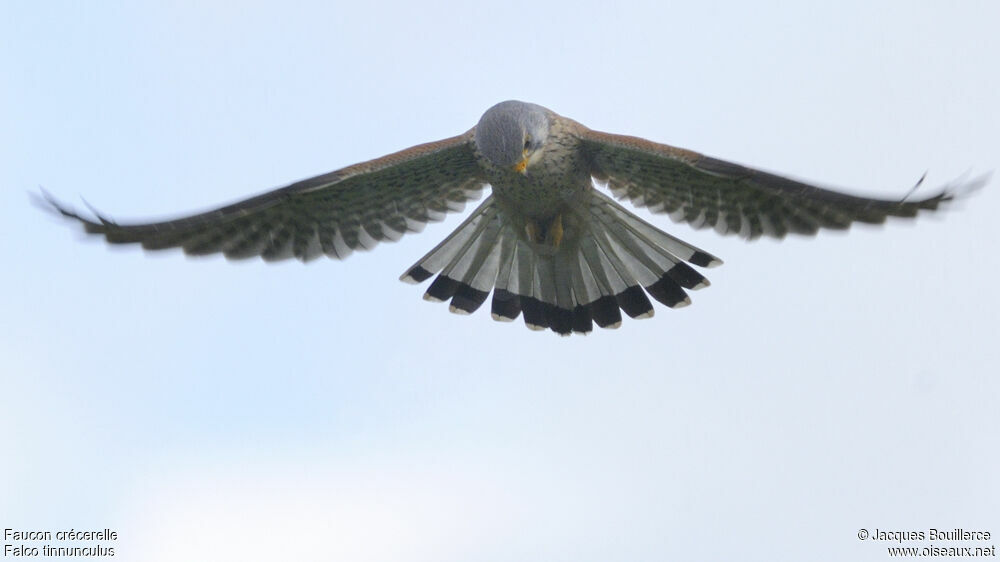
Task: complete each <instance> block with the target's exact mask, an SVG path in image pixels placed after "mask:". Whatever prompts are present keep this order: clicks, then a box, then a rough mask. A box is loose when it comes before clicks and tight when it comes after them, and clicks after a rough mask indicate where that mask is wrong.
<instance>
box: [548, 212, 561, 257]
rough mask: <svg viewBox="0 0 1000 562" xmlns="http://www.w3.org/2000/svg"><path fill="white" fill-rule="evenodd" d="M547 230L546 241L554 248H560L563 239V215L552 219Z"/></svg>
mask: <svg viewBox="0 0 1000 562" xmlns="http://www.w3.org/2000/svg"><path fill="white" fill-rule="evenodd" d="M545 230H546V232H545V241H546V242H547V243H549V244H551V245H552V247H553V248H558V247H559V243H560V242H562V237H563V226H562V213H559V214H558V215H556V218H554V219H552V222H551V223H549V227H548V228H547V229H545Z"/></svg>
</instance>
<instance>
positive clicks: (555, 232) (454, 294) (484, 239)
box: [45, 101, 985, 335]
mask: <svg viewBox="0 0 1000 562" xmlns="http://www.w3.org/2000/svg"><path fill="white" fill-rule="evenodd" d="M595 181H596V182H598V183H606V184H607V186H608V188H609V189H610V191H611V193H612V194H614V195H615V196H616V197H618V198H619V199H627V200H629V201H630V202H631V203H632V204H633V205H636V206H638V207H646V208H648V209H649V210H650V211H652V212H654V213H667V214H669V216H670V218H671V219H673V220H674V221H678V222H680V221H683V222H687V223H689V224H690V225H692V226H693V227H695V228H702V227H713V228H714V229H715V230H716V231H717V232H719V233H720V234H735V235H737V236H740V237H743V238H746V239H750V240H752V239H756V238H759V237H761V236H771V237H775V238H783V237H784V236H785V235H786V234H788V233H796V234H806V235H811V234H815V233H816V231H817V230H819V229H820V228H831V229H846V228H848V227H849V226H850V224H851V223H853V222H855V221H858V222H865V223H882V222H884V221H885V219H886V217H888V216H896V217H914V216H916V214H917V212H918V211H920V210H934V209H937V208H938V207H939V206H940V205H941V204H942V203H944V202H947V201H949V200H952V199H954V198H955V196H956V194H957V193H960V192H962V191H966V190H969V189H972V188H975V187H978V186H980V185H982V184H983V183H985V178H980V179H977V180H973V181H972V182H968V183H966V184H964V185H959V186H954V187H952V188H946V189H943V190H941V191H940V192H939V193H937V194H935V195H932V196H930V197H927V198H924V199H919V200H905V199H904V200H903V201H890V200H883V199H870V198H865V197H857V196H854V195H848V194H846V193H840V192H837V191H831V190H827V189H822V188H819V187H816V186H814V185H809V184H806V183H801V182H798V181H795V180H792V179H788V178H784V177H781V176H778V175H774V174H770V173H767V172H763V171H760V170H755V169H753V168H747V167H744V166H741V165H739V164H733V163H730V162H726V161H723V160H718V159H715V158H711V157H709V156H704V155H702V154H699V153H697V152H692V151H690V150H685V149H682V148H676V147H672V146H668V145H664V144H658V143H655V142H651V141H648V140H644V139H640V138H636V137H629V136H624V135H616V134H610V133H602V132H598V131H593V130H591V129H588V128H587V127H585V126H583V125H581V124H580V123H577V122H576V121H573V120H571V119H568V118H566V117H562V116H561V115H558V114H556V113H554V112H553V111H551V110H549V109H546V108H544V107H541V106H539V105H535V104H531V103H524V102H520V101H505V102H501V103H499V104H497V105H495V106H493V107H491V108H490V109H489V110H487V111H486V113H485V114H483V116H482V118H481V119H480V120H479V123H478V124H477V125H476V126H475V127H473V128H472V129H470V130H469V131H467V132H465V133H463V134H461V135H458V136H455V137H451V138H447V139H444V140H440V141H436V142H430V143H427V144H421V145H417V146H414V147H412V148H408V149H406V150H403V151H400V152H396V153H394V154H389V155H387V156H383V157H381V158H377V159H375V160H371V161H368V162H362V163H360V164H355V165H353V166H348V167H346V168H343V169H340V170H336V171H333V172H330V173H327V174H324V175H321V176H317V177H314V178H309V179H306V180H302V181H299V182H296V183H293V184H291V185H288V186H286V187H282V188H280V189H276V190H274V191H271V192H268V193H264V194H262V195H258V196H256V197H251V198H250V199H247V200H245V201H240V202H238V203H234V204H232V205H227V206H225V207H221V208H219V209H215V210H212V211H208V212H205V213H200V214H196V215H192V216H188V217H183V218H178V219H176V220H168V221H163V222H153V223H147V224H139V223H136V224H119V223H117V222H114V221H112V220H109V219H107V218H106V217H103V216H101V215H96V217H95V218H88V217H85V216H81V215H80V214H77V212H76V211H74V210H73V209H72V208H70V207H68V206H66V205H64V204H62V203H60V202H58V201H56V200H55V199H53V198H52V197H50V196H48V195H47V194H46V195H45V196H46V199H47V201H48V203H49V204H50V205H51V206H52V207H53V208H54V209H55V210H56V211H58V212H59V213H61V214H62V215H64V216H66V217H69V218H71V219H75V220H77V221H79V222H80V223H82V224H83V227H84V229H85V230H86V231H87V232H88V233H93V234H98V235H102V236H104V237H105V238H106V239H107V241H108V242H111V243H114V244H129V243H138V244H141V245H142V247H143V248H146V249H150V250H159V249H164V248H174V247H179V248H182V249H183V250H184V252H186V253H187V254H190V255H204V254H213V253H222V254H224V255H225V256H226V257H227V258H231V259H243V258H250V257H254V256H260V257H262V258H263V259H265V260H268V261H272V260H282V259H286V258H292V257H295V258H298V259H299V260H302V261H308V260H311V259H313V258H316V257H318V256H320V255H326V256H329V257H332V258H336V259H343V258H346V257H347V256H348V255H350V254H351V252H352V251H354V250H358V249H366V250H367V249H371V248H372V247H374V246H375V245H376V244H377V243H378V242H380V241H383V240H393V241H394V240H397V239H399V238H400V237H401V236H402V235H403V234H405V233H407V232H418V231H420V230H422V228H423V226H424V225H425V224H426V223H428V222H431V221H439V220H442V219H443V218H444V216H445V214H446V213H448V212H453V211H460V210H462V209H463V208H464V205H465V202H466V201H469V200H472V199H477V198H478V197H479V196H480V194H481V193H482V191H483V190H484V189H485V188H486V187H490V188H491V194H490V196H489V197H487V198H486V199H485V200H484V201H483V202H482V203H481V204H480V205H479V207H477V208H476V210H475V211H473V212H472V214H471V216H469V218H468V219H466V220H465V222H463V223H462V224H461V225H460V226H459V227H458V228H457V229H456V230H455V231H454V232H452V233H451V234H450V235H448V237H447V238H445V239H444V241H442V242H441V243H440V244H438V245H437V246H436V247H435V248H434V249H432V250H431V251H430V252H429V253H428V254H427V255H425V256H424V257H422V258H421V259H420V260H419V261H418V262H417V263H416V264H414V265H413V266H412V267H410V268H409V269H407V270H406V272H405V273H403V275H402V276H401V279H402V280H403V281H408V282H412V283H421V282H424V281H426V280H428V279H429V278H431V277H433V276H435V275H437V277H436V278H435V279H434V281H433V282H431V284H430V286H429V287H428V289H427V292H426V293H425V294H424V298H426V299H428V300H432V301H445V300H448V301H450V307H449V308H450V310H451V311H452V312H456V313H462V314H469V313H472V312H474V311H475V310H476V309H478V308H479V307H480V306H481V305H482V304H483V303H484V302H485V301H486V299H487V297H488V296H489V295H490V293H491V292H492V293H493V298H492V301H491V308H492V316H493V318H494V319H496V320H506V321H512V320H515V319H517V317H518V316H523V318H524V323H525V324H526V325H527V326H528V327H529V328H532V329H536V330H544V329H546V328H548V329H551V330H552V331H554V332H556V333H558V334H561V335H568V334H570V333H573V332H577V333H588V332H590V331H592V330H593V325H594V324H597V325H598V326H600V327H602V328H617V327H618V326H620V325H621V321H622V312H624V313H625V314H626V315H628V316H630V317H632V318H647V317H650V316H652V315H653V305H652V304H651V302H650V300H649V297H652V298H653V299H654V300H657V301H659V302H660V303H662V304H664V305H665V306H667V307H669V308H679V307H682V306H686V305H688V304H690V303H691V299H690V297H689V296H688V295H687V292H686V291H688V290H697V289H701V288H703V287H707V286H708V285H709V282H708V279H706V278H705V277H704V276H703V275H702V274H701V273H699V272H698V271H697V270H695V269H694V268H693V267H691V265H695V266H698V267H713V266H717V265H719V264H721V263H722V260H720V259H719V258H717V257H715V256H713V255H711V254H709V253H708V252H706V251H704V250H701V249H699V248H696V247H695V246H692V245H691V244H689V243H687V242H684V241H683V240H680V239H679V238H675V237H674V236H671V235H670V234H667V233H665V232H663V231H662V230H660V229H658V228H656V227H654V226H653V225H651V224H649V223H647V222H645V221H644V220H642V219H640V218H639V217H637V216H635V215H634V214H632V213H630V212H629V211H628V210H626V209H625V208H623V207H622V206H621V205H619V204H618V203H616V202H615V201H614V200H613V199H612V198H610V197H608V196H607V195H605V194H604V193H602V192H601V191H599V190H597V189H596V188H595V187H594V182H595ZM688 264H691V265H688Z"/></svg>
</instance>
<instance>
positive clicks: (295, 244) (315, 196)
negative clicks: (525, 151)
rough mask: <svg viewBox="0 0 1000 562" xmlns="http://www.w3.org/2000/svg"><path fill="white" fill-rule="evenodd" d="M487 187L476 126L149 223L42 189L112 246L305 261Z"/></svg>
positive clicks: (393, 229) (385, 233)
mask: <svg viewBox="0 0 1000 562" xmlns="http://www.w3.org/2000/svg"><path fill="white" fill-rule="evenodd" d="M485 185H486V180H485V177H484V175H483V172H482V170H481V169H480V167H479V166H478V165H477V163H476V159H475V156H474V153H473V140H472V134H471V131H469V132H467V133H465V134H462V135H459V136H455V137H451V138H448V139H444V140H441V141H437V142H431V143H426V144H422V145H417V146H414V147H412V148H409V149H406V150H403V151H400V152H396V153H393V154H389V155H387V156H383V157H382V158H378V159H376V160H371V161H368V162H362V163H360V164H355V165H353V166H349V167H347V168H343V169H340V170H336V171H333V172H330V173H327V174H323V175H321V176H316V177H314V178H310V179H306V180H302V181H299V182H296V183H293V184H291V185H288V186H286V187H283V188H280V189H277V190H274V191H271V192H268V193H264V194H262V195H258V196H256V197H251V198H250V199H246V200H244V201H240V202H238V203H234V204H232V205H227V206H224V207H221V208H218V209H215V210H212V211H208V212H205V213H200V214H196V215H192V216H188V217H183V218H179V219H174V220H167V221H161V222H152V223H145V224H119V223H116V222H114V221H112V220H109V219H107V218H106V217H104V216H101V215H97V216H96V218H94V219H91V218H88V217H85V216H82V215H80V214H78V213H77V212H76V211H75V210H73V209H71V208H70V207H68V206H66V205H64V204H62V203H60V202H58V201H56V200H55V199H53V198H52V197H50V196H48V194H45V197H46V199H47V201H48V203H49V204H50V205H51V206H52V207H53V208H54V209H55V210H56V211H57V212H59V213H60V214H62V215H64V216H66V217H69V218H72V219H75V220H78V221H79V222H81V223H82V224H83V226H84V229H85V230H86V231H87V232H88V233H92V234H99V235H103V236H104V237H105V239H107V241H108V242H111V243H114V244H130V243H138V244H142V246H143V247H144V248H147V249H164V248H173V247H180V248H183V249H184V251H185V252H186V253H188V254H192V255H204V254H211V253H218V252H221V253H223V254H225V256H226V257H227V258H230V259H243V258H249V257H254V256H261V257H262V258H264V259H265V260H268V261H271V260H281V259H287V258H290V257H295V258H298V259H300V260H302V261H307V260H309V259H312V258H314V257H317V256H318V255H320V254H321V253H325V254H326V255H328V256H330V257H332V258H337V259H343V258H346V257H347V256H348V255H350V254H351V252H352V251H354V250H359V249H370V248H371V247H373V246H374V245H375V244H377V243H378V242H380V241H384V240H389V241H392V240H397V239H398V238H399V237H400V236H402V235H403V233H406V232H417V231H419V230H421V229H422V228H423V225H424V224H425V223H427V222H429V221H437V220H441V219H443V218H444V215H445V214H446V213H448V212H454V211H460V210H462V208H463V207H464V205H465V202H466V201H468V200H470V199H473V198H476V197H478V195H479V194H480V193H481V192H482V189H483V187H484V186H485Z"/></svg>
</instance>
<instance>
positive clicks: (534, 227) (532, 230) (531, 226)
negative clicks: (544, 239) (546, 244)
mask: <svg viewBox="0 0 1000 562" xmlns="http://www.w3.org/2000/svg"><path fill="white" fill-rule="evenodd" d="M541 230H542V228H541V227H540V226H538V223H537V222H535V221H534V220H533V219H528V220H527V222H525V223H524V233H525V234H527V235H528V240H529V241H531V242H535V243H538V242H539V241H540V240H541V236H540V232H541Z"/></svg>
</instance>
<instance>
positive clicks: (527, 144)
mask: <svg viewBox="0 0 1000 562" xmlns="http://www.w3.org/2000/svg"><path fill="white" fill-rule="evenodd" d="M529 148H531V137H525V139H524V149H525V150H528V149H529Z"/></svg>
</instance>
